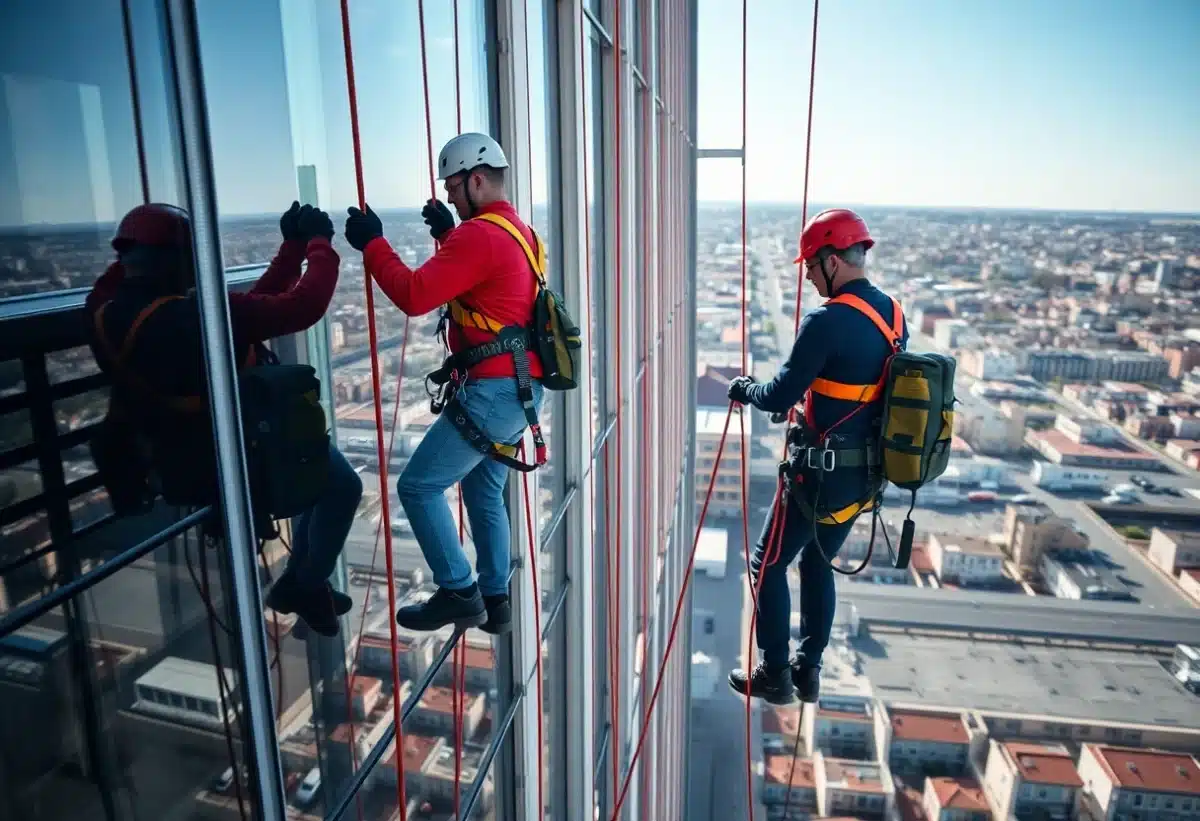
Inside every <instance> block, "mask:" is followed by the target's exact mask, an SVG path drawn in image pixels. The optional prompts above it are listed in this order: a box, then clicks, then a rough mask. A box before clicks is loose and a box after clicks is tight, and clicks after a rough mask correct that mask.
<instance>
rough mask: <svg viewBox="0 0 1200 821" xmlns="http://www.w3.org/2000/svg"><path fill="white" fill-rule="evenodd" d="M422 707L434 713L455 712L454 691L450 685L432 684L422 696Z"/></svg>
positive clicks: (451, 713) (450, 713)
mask: <svg viewBox="0 0 1200 821" xmlns="http://www.w3.org/2000/svg"><path fill="white" fill-rule="evenodd" d="M420 706H421V709H423V710H429V711H430V712H433V713H445V714H447V715H453V714H454V691H453V690H451V689H450V688H449V687H434V686H430V687H429V689H427V690H426V691H425V694H424V695H423V696H421V702H420Z"/></svg>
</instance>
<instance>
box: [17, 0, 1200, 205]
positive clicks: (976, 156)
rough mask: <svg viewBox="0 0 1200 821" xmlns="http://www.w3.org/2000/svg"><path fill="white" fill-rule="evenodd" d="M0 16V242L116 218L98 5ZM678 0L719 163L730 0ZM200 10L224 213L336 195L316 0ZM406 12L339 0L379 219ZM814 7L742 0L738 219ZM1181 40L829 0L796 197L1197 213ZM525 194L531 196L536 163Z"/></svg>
mask: <svg viewBox="0 0 1200 821" xmlns="http://www.w3.org/2000/svg"><path fill="white" fill-rule="evenodd" d="M13 2H14V4H15V5H12V6H9V5H7V4H6V12H5V15H6V16H8V15H9V14H10V13H11V12H10V10H11V9H16V19H17V20H18V22H19V23H20V24H19V25H17V26H0V46H3V48H0V183H3V185H2V186H0V187H2V188H5V189H7V190H9V191H17V194H16V196H15V197H13V196H0V224H13V223H19V222H35V223H36V222H71V221H88V220H89V219H101V220H103V219H111V218H112V217H113V215H118V216H119V215H120V214H121V213H123V212H124V210H126V209H128V208H129V207H132V205H134V204H136V202H138V201H139V200H140V191H139V186H138V184H137V182H136V180H137V172H136V168H137V164H136V152H135V149H134V140H133V128H132V109H131V106H130V104H129V87H128V74H127V71H126V67H125V64H124V50H123V49H122V48H121V44H120V36H121V35H120V30H121V29H120V17H119V8H120V4H119V2H118V0H97V2H96V3H94V4H84V5H82V6H80V7H79V10H78V13H77V14H73V15H71V16H69V19H67V20H66V21H63V20H55V19H53V14H52V13H51V12H50V11H49V10H47V9H42V8H41V5H42V4H40V3H38V2H37V0H13ZM700 4H701V32H700V85H701V89H700V123H699V142H700V145H701V146H706V147H734V146H736V145H737V144H738V143H740V140H741V137H740V113H741V77H740V63H741V44H740V39H739V37H738V36H737V34H738V32H739V30H740V24H741V19H740V16H741V2H740V1H739V0H700ZM143 6H148V4H139V5H138V8H139V9H142V8H143ZM425 6H426V9H425V11H426V32H427V38H428V40H427V43H428V60H429V65H430V69H431V77H430V97H431V104H432V107H433V115H432V120H433V122H432V126H433V142H434V151H435V152H436V151H437V149H438V148H439V147H440V145H441V143H442V142H444V141H445V140H446V139H448V138H449V137H450V136H452V135H453V134H454V133H455V131H456V127H457V126H456V122H455V119H456V118H455V84H454V55H453V20H452V16H451V10H452V3H451V2H450V0H427V2H426V3H425ZM529 6H530V9H531V14H532V15H533V16H534V19H533V20H532V21H531V25H530V35H531V39H532V41H533V55H532V59H531V68H532V70H533V78H534V85H533V93H532V101H533V109H534V110H533V118H534V122H533V131H534V134H535V138H536V139H535V143H534V146H533V156H534V158H535V163H536V160H537V158H538V157H539V156H544V155H545V150H544V146H545V136H544V135H545V104H544V94H545V72H544V59H545V57H544V55H545V42H544V38H543V27H542V25H541V23H542V22H543V17H542V14H541V9H542V3H540V2H538V0H529ZM199 7H200V26H201V42H202V57H203V60H204V66H205V79H206V83H207V91H208V96H209V101H210V123H211V127H212V133H213V144H214V154H215V163H216V169H215V171H216V176H217V183H218V192H219V201H220V206H221V208H222V211H223V212H225V213H227V214H238V213H264V212H274V211H277V210H280V209H282V208H283V207H286V205H287V203H288V202H290V200H291V199H292V198H293V197H294V196H296V175H295V166H296V165H298V164H301V163H313V164H315V165H317V167H318V182H319V186H318V191H319V193H320V198H321V201H322V204H323V205H325V206H327V207H329V206H331V207H333V208H335V209H341V208H343V207H344V206H345V205H346V204H349V203H351V202H353V201H354V200H355V199H356V195H355V190H354V177H353V162H352V154H351V150H350V127H349V118H348V105H347V102H346V93H345V71H344V62H343V56H342V42H341V32H340V16H339V13H338V3H337V2H336V0H294V1H293V2H289V3H286V4H283V8H285V9H286V15H287V16H286V17H285V18H284V19H283V20H282V21H281V20H280V8H281V4H280V3H279V2H278V0H205V2H203V3H200V4H199ZM416 8H417V4H416V0H352V2H351V16H352V21H353V42H354V49H355V58H356V73H357V81H358V93H359V113H360V117H361V127H362V144H363V159H364V166H365V170H366V175H367V197H368V199H369V200H370V201H371V202H372V203H373V204H375V205H376V206H378V207H380V208H390V207H403V206H418V205H419V204H420V203H421V202H422V201H423V200H424V199H425V198H426V197H427V196H428V195H429V181H428V171H427V163H428V150H427V146H426V139H425V110H424V102H423V92H422V87H421V73H420V66H421V63H420V52H419V40H418V37H417V11H416ZM482 8H483V0H459V10H460V20H459V26H460V69H461V78H462V79H461V82H462V88H463V92H464V93H463V114H464V121H463V126H464V128H466V129H485V128H486V127H487V118H488V114H487V101H486V97H485V91H484V89H485V88H486V77H485V74H486V65H485V49H486V48H487V47H488V44H487V42H486V36H485V32H484V29H483V16H482ZM811 14H812V7H811V5H810V4H809V3H807V2H804V0H750V26H749V28H750V33H749V38H750V48H749V88H750V90H749V99H748V104H749V135H748V140H747V176H748V194H749V198H750V200H751V201H776V202H778V201H798V200H799V198H800V192H801V187H802V186H801V182H802V172H803V154H804V123H805V108H806V104H807V84H808V63H809V43H810V34H811ZM9 19H12V18H9ZM134 22H135V31H136V32H137V33H138V36H137V37H136V38H135V39H136V41H137V42H136V48H137V55H138V59H139V66H140V67H141V69H142V73H143V74H145V75H146V76H147V77H148V78H150V79H149V80H148V81H147V83H146V84H145V85H144V86H143V87H142V92H143V96H142V107H143V115H144V120H145V121H146V135H147V137H146V139H147V150H148V155H149V157H148V159H149V166H150V179H151V195H152V196H153V197H154V198H157V199H167V200H171V199H174V198H175V197H176V196H177V192H176V189H175V184H174V180H173V176H172V174H171V172H170V160H169V157H170V154H169V151H170V148H169V146H170V138H169V133H170V124H169V123H168V122H167V120H166V114H165V108H164V107H163V105H162V103H161V102H160V100H159V98H160V97H161V93H162V88H161V80H158V79H155V77H154V70H155V68H156V61H159V60H161V49H160V48H159V47H158V45H157V43H156V42H155V32H154V21H153V20H152V19H150V18H149V17H148V16H146V15H145V14H144V13H143V12H142V11H139V12H138V16H137V17H136V18H135V21H134ZM50 25H54V26H55V28H56V32H57V34H56V36H57V37H58V38H59V41H60V42H61V43H64V44H65V45H64V46H63V48H58V49H54V50H52V51H49V52H47V51H46V50H45V49H44V48H41V47H40V46H39V43H40V42H41V41H40V40H39V39H38V37H37V36H35V35H36V34H37V32H39V31H43V30H45V28H46V27H47V26H50ZM26 29H28V30H26ZM1197 43H1200V2H1197V0H1152V1H1149V0H1148V1H1147V2H1135V0H1124V2H1118V0H902V2H901V1H898V0H836V1H835V0H826V2H825V3H824V4H823V5H822V8H821V22H820V35H819V43H818V54H817V56H818V60H817V77H816V107H815V115H814V125H813V149H812V177H811V182H810V197H811V198H812V199H814V200H817V201H820V202H834V201H840V202H847V203H879V204H906V205H919V206H920V205H923V206H929V205H944V206H945V205H949V206H953V205H968V206H993V207H996V206H998V207H1039V208H1080V209H1098V210H1108V209H1115V210H1168V211H1171V210H1173V211H1196V212H1200V92H1198V91H1197V89H1198V88H1200V49H1198V48H1197V47H1196V44H1197ZM68 46H69V47H68ZM39 101H42V102H39ZM521 159H523V158H521ZM101 166H106V167H101ZM69 180H76V181H78V184H76V185H71V184H70V183H69V182H68V181H69ZM699 183H700V191H699V194H700V197H701V199H704V200H734V199H737V198H738V197H739V196H740V168H739V164H738V162H737V161H736V160H707V161H705V162H704V163H703V164H702V166H701V172H700V180H699ZM534 186H535V200H537V201H544V200H545V199H546V197H547V196H548V193H549V192H548V185H547V182H546V177H545V173H544V166H542V164H540V163H536V167H535V175H534ZM67 189H71V190H70V191H69V192H68V191H67ZM55 191H58V192H61V195H58V196H56V195H55V194H54V192H55Z"/></svg>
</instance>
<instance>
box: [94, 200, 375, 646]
mask: <svg viewBox="0 0 1200 821" xmlns="http://www.w3.org/2000/svg"><path fill="white" fill-rule="evenodd" d="M279 228H280V232H281V233H282V234H283V243H282V244H281V245H280V246H279V251H278V253H277V254H276V255H275V258H274V259H273V260H272V261H271V264H270V265H269V266H268V267H267V270H266V272H265V273H264V274H263V275H262V276H261V277H260V278H259V279H258V281H257V282H256V283H255V284H254V286H253V288H251V289H250V291H249V292H247V293H236V292H233V293H230V294H229V315H230V320H231V324H232V329H233V342H234V349H235V350H237V351H239V352H241V353H242V354H243V364H244V365H249V364H253V363H254V362H255V361H256V360H257V359H258V358H259V357H260V354H259V352H260V351H262V350H263V349H262V348H261V343H263V342H265V341H266V340H268V339H271V338H274V337H280V336H286V335H289V334H294V333H299V332H301V331H304V330H305V329H307V328H309V327H311V326H312V325H314V324H316V323H317V322H318V321H320V319H321V317H323V316H324V315H325V312H326V311H327V310H328V308H329V302H330V300H331V299H332V298H333V292H334V288H335V287H336V285H337V281H338V265H339V260H338V255H337V252H335V251H334V250H333V246H332V245H331V244H330V240H331V239H332V238H333V223H332V222H331V221H330V219H329V216H328V215H327V214H326V213H325V212H323V211H319V210H317V209H314V208H312V207H311V206H308V205H306V206H304V207H303V208H301V206H300V204H299V203H296V202H293V203H292V206H291V208H290V209H288V211H287V212H286V213H284V214H283V216H282V217H281V218H280V220H279ZM112 245H113V248H114V249H115V250H116V252H117V261H116V262H114V263H113V264H112V265H110V266H109V268H108V270H107V271H105V273H104V274H103V276H101V277H100V279H99V280H98V281H97V282H96V284H95V285H94V286H93V287H92V291H91V293H90V294H88V297H87V301H86V309H87V313H88V316H89V326H90V328H91V336H92V339H91V345H92V350H93V352H94V353H95V356H96V361H97V363H98V364H99V365H100V368H101V369H102V370H103V371H104V372H105V373H107V374H108V375H109V376H110V377H111V378H112V381H113V394H112V399H113V400H114V404H112V405H110V415H111V414H112V412H113V410H114V409H115V408H116V407H118V406H119V407H120V408H121V409H122V410H123V412H125V413H127V414H129V415H130V416H131V417H132V423H133V426H134V427H135V428H136V429H137V430H138V433H139V434H141V435H142V436H144V437H145V438H146V439H148V440H149V442H150V443H151V447H152V451H153V454H154V460H153V461H154V462H155V463H156V464H155V469H156V470H158V471H160V472H162V473H164V474H174V477H173V479H171V480H170V481H175V482H176V487H177V488H178V487H181V485H179V484H178V483H179V482H181V481H182V482H185V483H192V482H195V483H207V484H208V485H211V484H212V482H213V481H214V477H215V476H216V465H215V460H214V459H215V458H214V454H213V449H212V426H211V422H210V420H209V416H208V414H207V412H206V411H207V407H208V404H207V400H205V399H204V394H206V392H207V384H206V380H205V373H204V350H203V345H202V341H201V331H200V310H199V306H198V305H197V303H196V300H195V298H194V294H193V287H194V284H195V270H194V262H193V249H192V229H191V220H190V218H189V216H188V214H187V212H186V211H184V210H183V209H180V208H177V207H175V206H171V205H162V204H149V205H139V206H137V207H136V208H134V209H133V210H132V211H130V212H129V213H128V214H126V215H125V217H124V218H123V219H122V220H121V222H120V224H119V225H118V227H117V232H116V236H115V237H114V239H113V241H112ZM305 259H307V260H308V271H307V273H305V274H304V276H303V277H301V270H300V267H301V263H302V262H304V261H305ZM148 397H149V398H148ZM175 466H179V467H181V468H182V470H171V468H172V467H175ZM161 480H162V483H163V493H164V496H167V490H166V488H167V485H168V481H169V479H168V476H167V475H164V476H162V477H161ZM195 490H196V492H197V493H198V494H201V495H205V494H206V495H211V490H210V489H209V488H208V487H198V486H197V487H196V489H195ZM182 495H185V496H187V495H188V491H184V492H183V493H182ZM361 497H362V480H361V479H360V478H359V476H358V474H357V473H356V472H355V471H354V468H353V467H351V465H350V464H349V463H348V462H347V461H346V459H345V457H343V456H342V455H341V453H339V452H338V450H337V448H336V447H334V446H332V445H331V446H330V463H329V479H328V484H327V485H326V487H325V490H324V493H323V495H322V496H321V498H320V500H319V501H318V502H317V504H316V505H315V506H313V507H312V508H311V509H310V510H309V511H308V512H306V513H304V514H302V515H300V516H298V517H296V518H295V519H294V520H293V522H292V525H293V528H292V530H293V544H292V552H291V558H290V559H289V561H288V565H287V568H286V570H285V571H284V572H283V574H281V576H280V578H279V579H278V580H277V581H276V583H275V585H274V586H273V587H272V588H271V591H270V593H269V594H268V595H267V597H266V604H267V606H268V607H270V608H272V609H274V610H276V611H278V612H280V613H285V614H286V613H296V614H297V615H299V617H300V618H302V619H304V621H305V622H306V623H307V624H308V626H309V627H311V628H312V629H314V630H316V631H317V632H318V633H321V634H322V635H326V636H332V635H336V633H337V631H338V627H339V623H338V616H340V615H342V614H344V613H346V612H348V611H349V609H350V605H351V602H350V598H349V597H348V596H346V595H344V594H342V593H338V592H336V591H334V590H333V589H332V587H331V586H330V584H329V581H328V578H329V575H330V574H331V573H332V572H333V570H334V565H335V564H336V562H337V557H338V555H339V554H340V553H341V550H342V547H343V545H344V544H345V541H346V537H347V535H349V532H350V526H351V524H353V521H354V515H355V512H356V511H357V509H358V503H359V500H360V499H361Z"/></svg>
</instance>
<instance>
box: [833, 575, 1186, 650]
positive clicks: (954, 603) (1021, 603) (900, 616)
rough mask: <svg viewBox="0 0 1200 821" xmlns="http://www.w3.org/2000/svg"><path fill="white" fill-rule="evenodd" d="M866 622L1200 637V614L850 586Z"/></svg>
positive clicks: (847, 593) (1145, 639) (1066, 634)
mask: <svg viewBox="0 0 1200 821" xmlns="http://www.w3.org/2000/svg"><path fill="white" fill-rule="evenodd" d="M839 595H840V596H842V597H843V598H844V599H845V600H847V601H851V602H853V603H854V605H855V607H857V608H858V612H859V616H860V617H861V618H862V619H863V620H864V621H873V622H877V623H880V624H891V625H896V626H913V627H940V628H948V629H974V630H980V631H983V630H988V631H1004V632H1014V633H1019V634H1025V635H1037V636H1052V637H1054V636H1056V637H1062V638H1080V639H1096V640H1109V641H1113V640H1115V641H1122V642H1126V641H1127V642H1142V643H1147V644H1164V645H1172V644H1176V643H1180V642H1194V641H1195V640H1196V637H1197V636H1200V611H1196V610H1192V611H1190V612H1187V611H1182V610H1180V611H1164V610H1154V609H1152V608H1148V607H1145V606H1143V605H1137V604H1126V603H1121V602H1093V601H1070V600H1066V599H1052V598H1045V597H1042V598H1032V597H1029V596H1013V595H1010V594H1006V593H987V592H980V591H966V590H940V591H937V592H936V593H935V592H932V591H929V590H925V589H923V588H913V587H886V586H882V585H878V586H877V585H844V586H843V587H842V588H841V591H840V593H839Z"/></svg>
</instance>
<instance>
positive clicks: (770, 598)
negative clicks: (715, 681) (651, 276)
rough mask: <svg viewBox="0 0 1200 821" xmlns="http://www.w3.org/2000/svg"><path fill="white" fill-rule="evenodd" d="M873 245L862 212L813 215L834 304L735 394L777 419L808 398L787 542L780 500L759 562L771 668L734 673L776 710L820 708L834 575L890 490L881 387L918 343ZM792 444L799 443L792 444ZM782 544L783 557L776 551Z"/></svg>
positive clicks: (811, 252)
mask: <svg viewBox="0 0 1200 821" xmlns="http://www.w3.org/2000/svg"><path fill="white" fill-rule="evenodd" d="M874 244H875V241H874V240H873V239H871V234H870V232H869V231H868V230H867V225H866V223H865V222H863V220H862V219H861V218H860V217H859V216H858V215H857V214H855V213H854V212H853V211H849V210H846V209H844V208H835V209H831V210H828V211H823V212H821V213H820V214H817V215H816V216H815V217H813V218H812V219H811V220H810V221H809V223H808V225H806V226H805V228H804V231H803V232H802V233H801V237H800V256H799V257H798V258H797V259H796V262H797V263H800V262H803V263H804V266H805V277H806V278H807V279H808V281H809V282H811V283H812V284H813V285H814V286H815V287H816V289H817V292H818V293H819V294H820V295H821V296H822V297H825V298H826V299H827V300H828V301H827V302H825V304H824V305H823V306H822V307H820V308H818V309H816V310H815V311H813V312H811V313H809V314H808V315H807V316H805V317H804V320H803V321H802V322H801V323H800V332H799V334H798V335H797V337H796V341H795V344H794V345H793V346H792V352H791V355H790V356H789V357H788V360H787V362H785V363H784V365H783V367H782V368H780V370H779V373H778V374H777V375H776V376H775V378H774V379H772V380H771V381H770V382H767V383H765V384H758V383H756V382H755V381H754V379H753V378H752V377H749V376H738V377H736V378H734V379H733V380H732V381H731V382H730V385H729V398H730V399H732V400H733V401H735V402H739V403H742V404H750V405H754V406H755V407H756V408H759V409H761V410H764V411H767V412H768V413H772V414H781V413H786V412H787V411H788V410H790V409H791V408H792V406H793V405H795V404H796V403H797V402H800V401H801V400H803V401H804V422H803V423H802V424H801V425H800V426H799V427H798V428H797V429H795V430H794V431H792V432H790V433H789V438H790V437H792V436H793V435H798V436H801V437H803V439H804V441H802V442H800V443H799V444H800V445H801V450H798V451H797V453H802V454H803V457H804V458H803V459H802V460H801V462H800V464H801V465H802V468H801V469H800V470H798V471H797V474H798V475H797V479H798V481H799V482H800V484H799V485H796V484H794V483H789V488H788V489H787V491H786V495H785V496H784V498H785V499H787V503H786V504H787V507H786V510H785V511H783V512H782V513H783V516H782V517H781V518H784V525H783V534H782V539H781V540H779V539H774V538H772V533H771V530H772V522H773V521H774V519H775V514H776V511H777V506H778V505H779V504H781V500H780V499H779V498H778V497H777V498H776V499H775V502H774V504H773V505H772V510H771V515H769V516H768V517H767V521H766V524H765V525H764V528H763V533H762V535H761V536H760V537H759V541H758V544H757V546H756V548H755V552H754V557H753V559H752V560H751V571H752V572H753V574H754V576H755V580H757V576H758V574H760V573H761V574H762V587H761V589H760V591H759V595H758V647H759V650H761V651H762V662H761V663H760V664H758V666H756V667H755V668H754V669H753V670H752V671H750V672H749V673H747V672H746V671H745V670H734V671H733V672H732V673H730V675H729V684H730V686H731V687H733V689H734V691H735V692H737V693H739V694H742V695H749V696H752V697H756V698H762V699H765V700H767V701H769V702H771V703H773V704H788V703H790V702H791V701H792V699H793V695H794V694H796V695H799V697H800V700H801V701H804V702H815V701H816V700H817V695H818V692H819V689H820V670H821V655H822V653H823V652H824V650H825V647H826V645H828V643H829V633H830V630H831V628H832V626H833V617H834V612H835V608H836V603H837V600H836V590H835V587H834V577H833V570H832V568H831V567H830V564H829V562H830V561H832V560H833V558H834V557H835V556H836V555H837V553H838V551H839V550H840V549H841V547H842V543H843V542H844V541H845V540H846V536H847V535H848V534H849V532H850V528H851V526H852V525H853V524H854V520H855V517H856V516H858V514H859V513H862V512H863V511H866V510H869V509H871V508H872V506H873V505H874V503H875V501H876V495H877V493H878V492H879V490H880V488H879V486H878V484H877V483H876V481H875V480H873V479H872V475H873V474H878V470H877V468H878V454H875V453H873V451H874V448H872V447H869V443H871V442H874V441H876V440H877V438H878V429H879V425H880V421H881V415H882V414H881V411H882V399H883V397H882V391H881V390H879V385H880V376H881V374H882V373H883V371H884V367H885V365H886V363H887V361H888V360H889V358H890V357H891V355H892V354H893V353H895V352H896V351H897V350H901V349H903V348H905V346H906V345H907V343H908V328H907V326H906V323H905V321H904V315H903V313H902V312H901V309H900V303H899V302H897V301H896V300H895V299H893V298H892V297H890V296H888V295H887V294H885V293H884V292H883V291H881V290H880V289H879V288H877V287H875V285H873V284H872V283H871V282H870V281H869V280H868V279H867V278H866V273H865V271H864V266H865V265H866V253H867V251H868V250H869V249H870V248H871V246H873V245H874ZM789 441H790V439H789ZM775 543H778V547H777V549H778V553H777V554H776V555H774V556H772V555H770V553H769V550H770V549H771V548H772V547H773V546H775ZM797 556H799V557H800V646H799V651H798V652H797V654H796V655H795V656H794V657H793V658H792V659H791V660H790V663H789V659H788V636H789V628H790V622H791V612H792V608H791V600H790V595H789V592H788V581H787V569H788V566H789V565H791V563H792V562H793V561H794V560H795V559H796V557H797Z"/></svg>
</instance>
